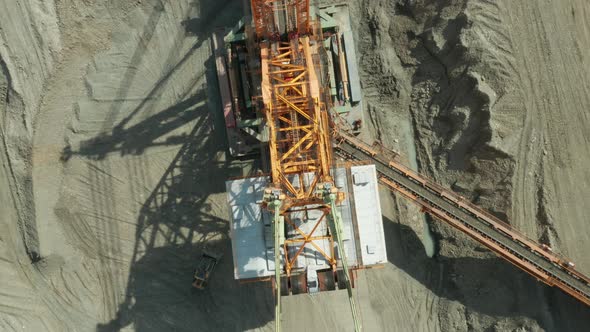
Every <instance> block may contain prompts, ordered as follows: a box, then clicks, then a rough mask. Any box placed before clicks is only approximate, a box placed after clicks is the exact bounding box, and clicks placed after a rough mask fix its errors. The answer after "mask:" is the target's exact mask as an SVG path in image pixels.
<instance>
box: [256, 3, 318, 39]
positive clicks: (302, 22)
mask: <svg viewBox="0 0 590 332" xmlns="http://www.w3.org/2000/svg"><path fill="white" fill-rule="evenodd" d="M251 7H252V19H253V21H254V26H255V28H256V35H257V36H258V38H260V39H273V38H274V39H278V37H279V35H280V34H282V33H297V34H298V35H306V34H309V33H310V32H311V31H310V26H311V25H310V21H311V20H310V10H309V0H252V1H251ZM278 15H284V18H285V27H284V29H281V28H280V27H279V22H277V18H278Z"/></svg>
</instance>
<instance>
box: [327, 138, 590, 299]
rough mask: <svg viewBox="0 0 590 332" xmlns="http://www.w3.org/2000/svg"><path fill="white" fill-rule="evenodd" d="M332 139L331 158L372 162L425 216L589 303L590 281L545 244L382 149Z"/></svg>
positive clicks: (392, 187)
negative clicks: (415, 170)
mask: <svg viewBox="0 0 590 332" xmlns="http://www.w3.org/2000/svg"><path fill="white" fill-rule="evenodd" d="M335 137H337V138H336V139H337V142H336V144H335V153H336V154H338V155H340V156H341V157H343V158H345V159H348V160H371V161H372V162H374V163H375V166H376V168H377V172H378V174H379V181H380V182H381V183H382V184H383V185H384V186H386V187H387V188H389V189H390V190H391V191H394V192H397V193H399V194H401V195H402V196H403V197H405V198H408V199H410V200H411V201H413V202H414V203H416V204H418V205H419V206H420V207H421V208H422V210H423V211H424V212H428V213H429V214H430V215H432V216H433V217H434V218H436V219H438V220H440V221H443V222H445V223H447V224H449V225H451V226H453V227H454V228H456V229H458V230H459V231H461V232H463V233H465V234H467V235H469V236H470V237H471V238H473V239H474V240H476V241H477V242H479V243H480V244H482V245H484V246H486V247H487V248H489V249H490V250H492V251H493V252H495V253H496V254H497V255H499V256H501V257H503V258H504V259H506V260H507V261H509V262H511V263H512V264H514V265H516V266H517V267H518V268H520V269H522V270H524V271H525V272H527V273H529V274H530V275H532V276H533V277H535V278H537V279H538V280H540V281H542V282H543V283H545V284H547V285H549V286H555V287H558V288H560V289H561V290H563V291H564V292H566V293H567V294H569V295H571V296H573V297H574V298H576V299H578V300H579V301H581V302H583V303H585V304H587V305H590V279H589V278H588V277H586V276H585V275H583V274H582V273H580V272H578V271H576V270H575V269H574V264H573V263H571V262H570V261H569V260H567V259H565V258H564V257H561V256H560V255H558V254H556V253H554V252H552V250H551V249H550V248H549V247H548V246H546V245H542V244H538V243H537V242H535V241H533V240H531V239H529V238H527V237H526V236H524V235H523V234H521V233H519V232H518V231H516V230H514V229H513V228H512V227H511V226H510V225H508V224H507V223H505V222H503V221H501V220H499V219H498V218H496V217H494V216H492V215H491V214H490V213H488V212H486V211H484V210H482V209H481V208H479V207H477V206H476V205H474V204H472V203H471V202H470V201H469V200H467V199H465V198H464V197H462V196H460V195H458V194H456V193H454V192H453V191H450V190H448V189H445V188H443V187H441V186H440V185H438V184H436V183H434V182H432V181H430V180H428V179H427V178H425V177H423V176H422V175H420V174H418V173H416V172H414V171H412V170H410V169H408V168H407V167H405V166H403V165H401V164H400V163H398V162H396V161H394V160H393V157H392V155H390V154H389V155H388V153H387V152H384V151H383V149H382V148H376V147H375V146H371V145H368V144H366V143H364V142H362V141H360V140H358V139H357V138H356V137H353V136H350V135H348V134H346V133H343V132H339V133H337V134H336V135H335Z"/></svg>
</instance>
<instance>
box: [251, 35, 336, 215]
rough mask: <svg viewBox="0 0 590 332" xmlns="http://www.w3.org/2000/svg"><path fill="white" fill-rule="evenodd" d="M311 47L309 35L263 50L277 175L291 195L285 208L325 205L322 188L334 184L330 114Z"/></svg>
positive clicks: (276, 182)
mask: <svg viewBox="0 0 590 332" xmlns="http://www.w3.org/2000/svg"><path fill="white" fill-rule="evenodd" d="M311 47H312V46H311V45H310V42H309V37H303V38H298V39H293V40H291V41H290V42H279V43H274V44H272V45H270V46H269V47H263V48H262V50H261V54H262V58H263V60H262V61H263V63H265V64H266V65H263V86H264V87H265V88H266V90H267V92H268V96H267V97H268V99H267V100H268V102H267V104H266V108H265V112H266V119H267V123H268V127H269V148H270V149H269V150H270V161H271V176H272V182H273V185H274V186H275V187H276V188H277V189H281V190H282V191H283V193H284V194H285V196H286V200H285V202H284V204H283V209H284V210H287V209H288V208H290V207H291V206H300V205H308V204H314V203H321V202H322V201H321V198H320V197H318V195H317V193H316V189H317V188H316V187H317V185H318V184H322V183H325V182H332V177H331V175H330V167H331V165H332V154H331V149H330V138H329V134H330V130H329V127H328V123H329V122H328V113H327V112H326V111H325V105H323V104H322V103H321V102H320V96H319V91H320V89H319V85H318V79H317V75H316V70H315V68H314V67H313V66H314V62H313V61H312V51H311V49H310V48H311ZM265 57H266V59H265ZM265 71H267V75H264V74H265ZM263 89H264V88H263Z"/></svg>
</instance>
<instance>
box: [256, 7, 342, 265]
mask: <svg viewBox="0 0 590 332" xmlns="http://www.w3.org/2000/svg"><path fill="white" fill-rule="evenodd" d="M251 4H252V13H253V20H254V25H255V30H256V35H257V37H258V39H259V42H258V47H259V49H260V59H261V92H262V96H261V97H262V102H263V103H262V104H263V107H262V109H261V111H262V112H263V113H264V115H265V119H266V125H267V127H268V130H269V141H268V146H269V160H270V178H271V184H270V186H269V188H267V190H269V191H270V192H275V191H277V192H280V198H279V199H280V200H281V205H280V215H281V217H282V218H283V220H284V221H285V225H286V226H288V227H290V228H291V229H292V230H293V231H294V232H295V234H296V236H295V237H292V238H288V239H286V240H285V241H284V243H283V244H282V247H283V250H284V252H283V266H284V272H285V273H286V275H287V276H291V274H292V272H293V271H294V269H297V268H298V266H297V258H298V257H299V256H300V255H301V254H302V253H303V252H304V249H305V247H306V246H309V247H313V248H314V249H315V250H316V251H317V252H319V253H320V254H321V255H322V256H323V257H324V258H325V260H326V262H327V263H328V264H329V266H330V267H331V268H332V270H333V271H335V270H336V264H337V259H336V255H335V252H334V242H335V238H334V237H333V235H332V234H329V233H326V234H321V235H317V234H315V233H317V229H318V228H319V226H320V224H321V225H322V229H328V220H327V219H328V218H327V217H326V216H327V215H328V214H329V212H330V208H329V206H328V205H326V202H325V201H324V199H325V197H324V196H323V195H324V193H323V192H322V190H320V189H321V188H323V186H325V185H326V184H330V185H332V186H333V185H334V181H333V179H332V176H331V174H330V170H331V168H332V166H333V157H332V147H331V133H332V131H331V129H330V122H329V116H328V112H327V107H328V106H329V105H326V104H325V103H324V101H323V100H322V95H321V91H322V87H321V84H322V83H321V82H320V78H319V77H318V76H319V73H321V72H322V71H321V69H320V68H319V65H320V64H319V62H318V61H317V57H318V54H319V52H320V47H323V44H322V42H321V40H320V39H319V38H321V34H318V33H317V32H316V31H315V29H314V28H313V27H314V25H313V24H314V23H313V22H312V21H311V20H310V8H309V0H253V1H252V2H251ZM279 21H281V22H282V23H281V24H284V26H282V27H281V26H279ZM339 197H342V195H339ZM263 204H265V205H266V206H267V207H268V204H267V203H263ZM313 209H316V210H321V211H322V213H323V214H322V216H321V218H319V219H318V220H317V221H315V226H314V227H313V229H311V231H309V230H303V229H301V228H300V227H298V225H297V224H296V223H294V222H293V221H292V220H291V217H290V216H291V213H294V212H297V211H296V210H299V211H301V210H313ZM324 233H325V231H324ZM320 241H321V242H320ZM322 242H323V243H324V244H325V243H329V245H330V249H327V250H325V249H322V248H323V246H322V245H320V244H321V243H322ZM289 249H292V250H293V251H294V252H293V251H290V250H289ZM297 272H300V270H299V269H297Z"/></svg>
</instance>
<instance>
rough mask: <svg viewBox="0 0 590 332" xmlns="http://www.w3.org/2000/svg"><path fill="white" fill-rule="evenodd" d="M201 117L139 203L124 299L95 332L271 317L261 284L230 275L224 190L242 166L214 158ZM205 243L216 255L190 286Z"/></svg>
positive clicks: (216, 150) (241, 326) (217, 326)
mask: <svg viewBox="0 0 590 332" xmlns="http://www.w3.org/2000/svg"><path fill="white" fill-rule="evenodd" d="M205 113H206V112H205ZM202 117H204V118H206V119H204V120H203V119H202V118H198V119H197V121H196V124H195V128H194V129H193V131H192V132H191V133H190V134H189V135H187V140H186V143H185V144H184V145H183V146H182V148H181V149H180V150H179V152H178V154H177V156H176V157H175V158H174V159H173V160H172V163H171V165H170V166H169V167H168V169H167V170H166V171H165V173H164V175H163V176H162V178H161V180H160V181H159V183H158V184H157V185H156V187H155V188H154V190H153V191H152V193H151V195H150V196H149V197H148V198H147V200H146V201H145V203H144V205H143V207H142V208H141V211H140V214H139V218H138V221H137V230H136V243H135V247H134V252H133V258H132V260H131V266H130V272H129V279H128V282H127V291H126V295H125V300H124V302H123V303H121V304H120V305H119V309H118V312H117V314H116V317H115V318H114V319H113V320H112V321H110V322H108V323H106V324H99V325H98V326H97V331H119V330H121V329H122V328H125V327H127V326H133V327H134V328H135V330H136V331H142V332H143V331H172V330H174V331H177V330H187V331H194V330H202V331H223V330H231V331H235V330H246V329H252V328H257V327H261V326H264V325H265V324H266V323H268V322H269V321H272V319H273V311H272V309H273V308H274V307H273V303H272V292H271V289H270V287H269V286H268V284H264V283H253V284H248V285H240V284H239V283H238V282H237V281H235V280H234V279H233V264H232V253H231V248H230V241H229V239H228V223H227V220H226V218H225V214H226V213H225V211H224V209H225V204H224V203H225V195H223V192H224V190H225V186H224V181H225V179H226V178H227V177H228V176H231V175H236V174H238V173H240V172H241V170H240V169H236V167H234V166H233V165H232V163H230V162H225V161H219V160H217V156H219V154H220V152H221V151H222V149H223V145H222V144H220V143H219V142H218V140H217V139H216V138H215V136H216V135H213V134H212V132H211V125H210V123H209V120H208V119H207V118H208V115H202ZM205 247H207V248H208V249H209V250H212V251H215V252H217V253H221V254H223V257H222V259H221V261H220V263H219V264H218V266H217V267H216V269H215V271H213V274H212V277H211V280H210V282H209V284H208V286H207V288H206V289H204V290H196V289H194V288H192V287H191V282H192V275H193V270H194V268H195V266H196V263H197V260H198V258H199V256H200V254H201V252H202V250H203V249H204V248H205Z"/></svg>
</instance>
